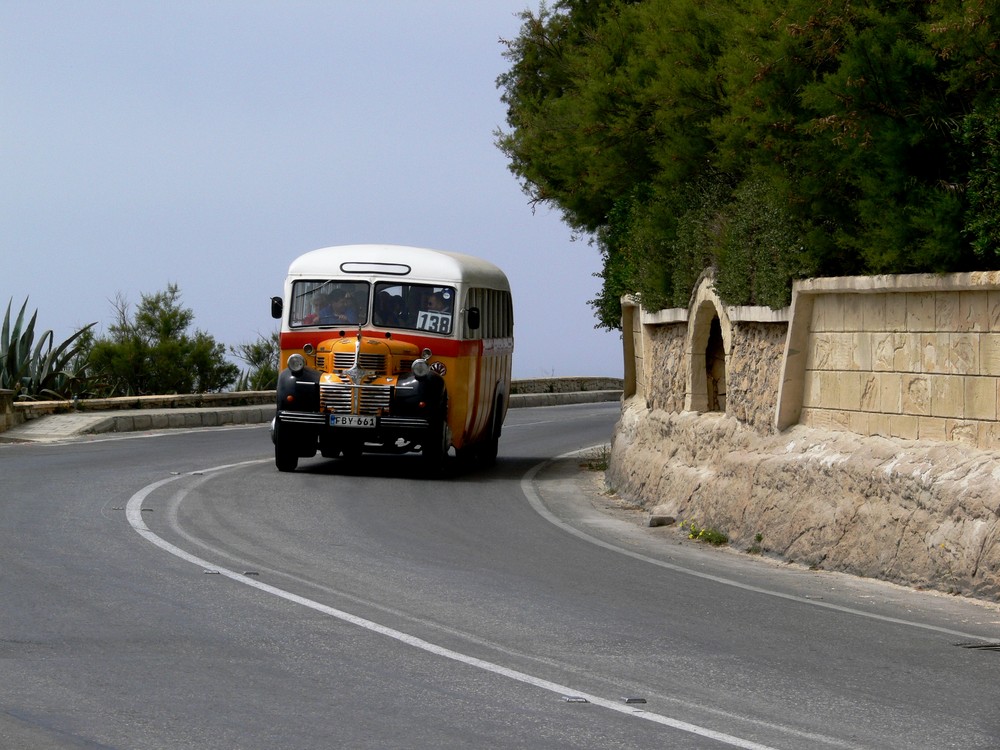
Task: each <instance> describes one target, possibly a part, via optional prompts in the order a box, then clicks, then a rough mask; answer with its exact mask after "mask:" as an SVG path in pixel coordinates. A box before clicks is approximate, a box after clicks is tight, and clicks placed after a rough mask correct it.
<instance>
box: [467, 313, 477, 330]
mask: <svg viewBox="0 0 1000 750" xmlns="http://www.w3.org/2000/svg"><path fill="white" fill-rule="evenodd" d="M467 322H468V324H469V330H470V331H475V330H478V329H479V308H478V307H470V308H469V312H468V319H467Z"/></svg>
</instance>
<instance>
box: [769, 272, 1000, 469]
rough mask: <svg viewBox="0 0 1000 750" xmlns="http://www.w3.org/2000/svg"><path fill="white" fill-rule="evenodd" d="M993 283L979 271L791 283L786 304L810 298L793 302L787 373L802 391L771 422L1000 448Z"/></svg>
mask: <svg viewBox="0 0 1000 750" xmlns="http://www.w3.org/2000/svg"><path fill="white" fill-rule="evenodd" d="M998 282H1000V274H995V273H979V274H950V275H947V276H927V275H923V274H920V275H912V276H894V277H885V276H883V277H871V278H845V279H816V280H810V281H809V282H803V283H802V284H800V285H798V288H797V298H796V300H795V301H794V302H793V308H795V307H797V306H799V303H800V302H801V301H802V298H804V297H809V298H811V299H809V300H808V301H807V302H805V303H804V304H801V308H802V309H801V310H794V309H793V313H792V319H793V323H792V328H793V330H790V332H789V351H788V356H787V360H788V361H787V362H786V375H785V377H786V381H790V380H794V379H800V380H801V396H800V397H792V398H791V399H787V400H788V401H790V403H785V401H786V399H783V400H782V404H781V408H780V409H779V415H778V426H779V427H782V428H783V427H787V426H789V425H791V424H794V423H799V424H803V425H806V426H809V427H815V428H820V429H837V430H846V431H850V432H854V433H857V434H859V435H864V436H881V437H892V438H902V439H906V440H933V441H958V442H963V443H967V444H969V445H973V446H976V447H978V448H982V449H987V450H995V449H998V448H1000V426H998V421H997V420H998V416H1000V413H998V403H1000V286H998ZM794 329H801V330H794ZM803 334H804V335H803ZM793 338H798V339H799V342H800V343H803V344H804V346H802V347H801V349H799V350H796V347H795V346H794V344H793V343H792V339H793ZM794 401H800V404H801V405H800V407H799V408H798V413H797V414H796V409H795V405H794Z"/></svg>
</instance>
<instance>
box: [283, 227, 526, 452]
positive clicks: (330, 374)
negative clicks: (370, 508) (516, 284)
mask: <svg viewBox="0 0 1000 750" xmlns="http://www.w3.org/2000/svg"><path fill="white" fill-rule="evenodd" d="M271 314H272V316H274V317H275V318H279V319H280V320H281V372H280V374H279V377H278V388H277V391H278V393H277V412H276V415H275V419H274V422H273V423H272V430H271V436H272V439H273V441H274V458H275V464H276V465H277V467H278V469H279V470H280V471H294V470H295V468H296V467H297V465H298V460H299V459H300V458H303V457H309V456H314V455H315V454H316V452H317V451H318V452H320V453H321V454H322V455H323V456H325V457H328V458H334V457H337V456H346V457H352V456H357V455H359V454H360V453H362V452H383V453H405V452H408V451H414V452H418V453H420V454H421V456H422V458H423V461H424V463H425V464H426V467H427V468H428V469H429V470H430V471H437V470H440V468H441V467H442V466H443V464H444V460H445V456H446V455H448V452H449V451H450V450H451V449H452V448H454V451H455V454H456V456H458V457H459V458H461V459H463V460H474V461H477V462H481V463H484V464H487V465H488V464H492V463H493V462H494V461H495V460H496V455H497V446H498V443H499V439H500V432H501V428H502V426H503V421H504V416H505V415H506V413H507V404H508V396H509V394H510V373H511V359H512V355H513V350H514V334H513V331H514V314H513V305H512V301H511V293H510V285H509V283H508V281H507V277H506V276H505V275H504V273H503V272H502V271H501V270H500V269H499V268H497V267H496V266H494V265H493V264H492V263H489V262H487V261H485V260H482V259H480V258H475V257H473V256H471V255H464V254H460V253H452V252H442V251H437V250H428V249H425V248H418V247H404V246H397V245H345V246H340V247H328V248H323V249H320V250H314V251H312V252H309V253H306V254H305V255H302V256H300V257H299V258H296V259H295V260H294V261H293V262H292V264H291V266H290V267H289V269H288V277H287V278H286V280H285V289H284V296H283V297H274V298H273V299H272V300H271Z"/></svg>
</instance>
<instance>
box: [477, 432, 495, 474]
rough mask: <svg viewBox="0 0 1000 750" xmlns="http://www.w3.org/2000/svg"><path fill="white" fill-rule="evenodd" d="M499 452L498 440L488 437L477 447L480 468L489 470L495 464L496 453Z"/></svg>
mask: <svg viewBox="0 0 1000 750" xmlns="http://www.w3.org/2000/svg"><path fill="white" fill-rule="evenodd" d="M499 451H500V438H498V437H490V438H487V439H486V440H484V441H483V442H482V443H481V444H480V446H479V463H480V465H481V466H483V467H486V468H489V467H490V466H493V465H494V464H496V462H497V453H498V452H499Z"/></svg>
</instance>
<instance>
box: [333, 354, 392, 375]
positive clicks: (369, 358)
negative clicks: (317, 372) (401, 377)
mask: <svg viewBox="0 0 1000 750" xmlns="http://www.w3.org/2000/svg"><path fill="white" fill-rule="evenodd" d="M352 367H354V352H336V353H334V355H333V369H334V370H349V369H351V368H352ZM358 367H360V368H361V369H362V370H365V371H366V372H368V373H369V374H371V375H375V376H378V375H385V374H386V363H385V355H383V354H365V353H364V352H362V353H361V354H359V355H358Z"/></svg>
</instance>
